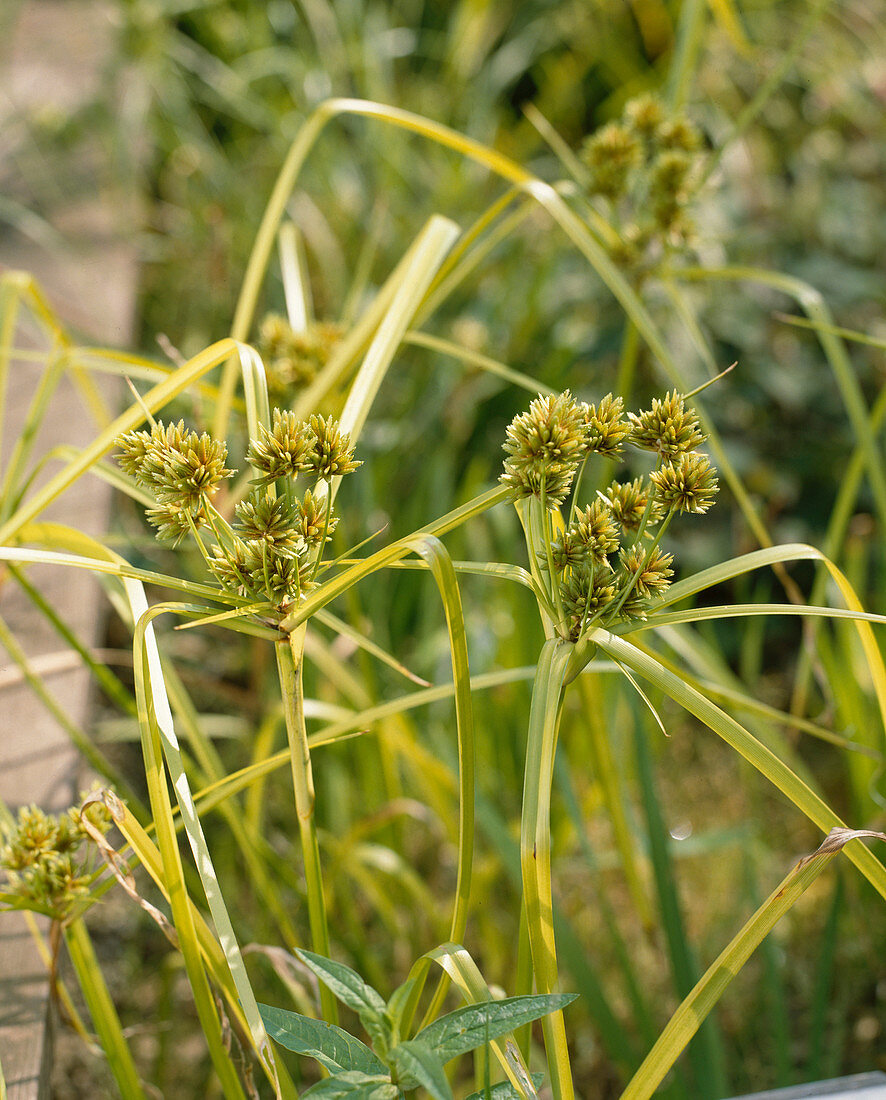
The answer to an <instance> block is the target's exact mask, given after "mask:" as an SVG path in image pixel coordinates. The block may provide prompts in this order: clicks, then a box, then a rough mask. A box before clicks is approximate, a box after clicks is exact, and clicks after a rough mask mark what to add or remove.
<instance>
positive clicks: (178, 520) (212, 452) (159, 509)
mask: <svg viewBox="0 0 886 1100" xmlns="http://www.w3.org/2000/svg"><path fill="white" fill-rule="evenodd" d="M117 446H118V447H120V448H121V450H122V452H123V453H122V454H121V455H120V456H119V458H118V461H119V463H120V466H121V468H122V469H123V470H124V472H125V473H127V474H130V475H131V476H132V477H134V478H135V480H136V481H137V482H138V484H139V485H141V486H142V487H143V488H145V489H147V490H148V492H150V493H151V494H152V495H153V497H154V499H155V500H156V501H157V505H156V507H154V508H151V509H150V510H149V511H148V519H149V520H150V521H151V523H153V524H154V526H155V527H156V528H157V532H158V537H159V538H161V539H165V540H168V541H170V542H172V543H173V545H177V544H178V543H179V542H181V540H182V539H183V538H184V537H185V535H187V534H188V533H189V532H190V531H191V530H192V529H196V528H199V527H202V526H203V524H205V523H206V519H207V506H208V504H209V501H210V500H211V498H212V497H213V496H214V495H215V493H216V492H217V490H218V487H219V485H220V484H221V482H222V481H223V480H224V479H225V478H229V477H230V476H231V474H232V473H233V472H234V471H233V470H229V469H228V468H227V467H226V466H225V462H226V461H227V457H228V448H227V446H226V445H225V444H224V443H223V442H220V441H219V440H216V439H212V438H211V437H210V436H208V435H207V434H206V433H205V432H204V433H203V434H202V435H197V433H196V432H190V431H187V430H186V429H185V425H184V421H183V420H180V421H179V422H178V423H177V424H170V425H169V426H168V427H167V426H166V425H164V424H163V422H162V421H157V422H156V423H155V424H153V425H152V427H151V430H150V431H149V432H146V431H135V432H127V433H126V434H125V435H122V436H120V437H119V438H118V440H117Z"/></svg>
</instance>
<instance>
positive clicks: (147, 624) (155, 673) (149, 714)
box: [125, 580, 276, 1082]
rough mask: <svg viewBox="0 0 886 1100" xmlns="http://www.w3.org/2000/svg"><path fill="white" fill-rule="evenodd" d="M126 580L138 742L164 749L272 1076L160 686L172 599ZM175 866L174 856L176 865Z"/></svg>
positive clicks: (165, 820) (157, 777) (157, 773)
mask: <svg viewBox="0 0 886 1100" xmlns="http://www.w3.org/2000/svg"><path fill="white" fill-rule="evenodd" d="M125 584H126V590H127V595H128V597H129V601H130V606H131V608H132V615H133V621H134V622H135V624H136V625H135V634H134V638H133V654H134V658H135V669H136V687H137V692H138V699H139V718H140V722H141V723H142V725H143V742H144V743H145V744H147V743H148V741H150V742H151V743H152V745H153V744H154V743H156V745H157V747H159V746H160V745H162V751H163V755H164V756H165V758H166V763H167V767H168V769H169V775H170V779H171V780H172V786H173V789H174V790H175V794H176V800H177V802H178V806H179V810H180V812H181V815H182V821H183V822H184V827H185V832H186V833H187V836H188V840H189V842H190V845H191V850H192V852H193V854H194V860H195V862H196V864H197V870H198V872H199V874H200V881H201V882H202V884H203V889H204V890H205V892H206V900H207V902H208V903H209V909H210V912H211V913H212V918H213V921H214V922H215V926H216V929H217V930H218V934H219V939H220V943H221V945H222V948H223V950H224V953H225V958H226V960H227V963H228V967H229V969H230V972H231V977H232V978H233V981H234V984H235V986H236V987H237V992H238V994H239V997H240V1002H241V1005H242V1007H243V1012H244V1014H245V1017H246V1020H247V1023H248V1025H249V1030H250V1033H251V1041H252V1043H253V1046H254V1048H255V1051H256V1053H257V1054H258V1056H259V1059H260V1060H261V1061H262V1063H263V1065H264V1066H265V1068H266V1070H268V1071H269V1073H270V1075H271V1079H272V1080H274V1081H275V1082H276V1065H275V1059H274V1055H273V1051H272V1049H271V1047H270V1044H269V1043H268V1039H267V1035H266V1033H265V1030H264V1026H263V1024H262V1022H261V1017H260V1015H259V1012H258V1007H257V1005H256V1001H255V995H254V993H253V992H252V986H251V984H250V982H249V977H248V975H247V973H246V966H245V964H244V962H243V957H242V955H241V954H240V948H239V945H238V943H237V938H236V935H235V933H234V928H233V925H232V924H231V919H230V917H229V915H228V911H227V907H226V905H225V902H224V897H223V895H222V892H221V887H220V885H219V882H218V878H217V876H216V873H215V869H214V867H213V864H212V857H211V855H210V852H209V848H208V846H207V844H206V839H205V837H204V835H203V829H202V826H201V825H200V818H199V816H198V814H197V810H196V807H195V806H194V801H193V798H192V796H191V791H190V786H189V784H188V779H187V776H186V774H185V771H184V766H183V764H182V759H181V752H180V749H179V745H178V738H177V736H176V733H175V726H174V723H173V719H172V711H171V709H170V706H169V700H168V697H167V694H166V690H165V686H164V679H163V670H162V666H161V662H160V653H159V650H158V648H157V644H156V641H155V638H154V631H153V629H152V626H153V620H154V619H155V618H157V617H159V616H160V615H164V614H167V613H169V612H175V611H176V610H177V607H176V605H174V604H173V605H168V604H158V605H156V606H154V607H152V608H149V607H148V603H147V599H146V597H145V593H144V588H143V587H142V585H141V584H140V582H138V581H133V580H127V581H126V582H125ZM155 752H156V750H155V749H153V748H152V750H151V753H152V760H153V769H154V786H155V787H156V786H159V785H160V782H161V781H162V783H163V784H164V786H165V780H164V779H163V773H162V762H161V761H160V760H159V759H156V758H155ZM146 753H147V748H146ZM146 762H147V756H146ZM152 806H153V809H154V822H155V826H156V828H157V836H158V840H160V838H161V821H162V827H163V830H164V832H168V831H169V830H170V829H172V832H173V837H174V826H173V824H172V820H171V814H170V813H169V810H168V809H167V808H168V806H169V804H168V793H167V794H166V798H165V806H164V805H163V800H159V801H158V800H157V798H156V794H155V793H154V792H152ZM158 807H159V808H160V809H161V811H162V813H163V816H162V817H161V820H160V821H158ZM161 851H162V847H161ZM164 863H166V860H164ZM180 866H181V865H180V862H179V868H180ZM171 900H172V904H173V912H174V913H175V909H176V898H175V895H174V893H173V894H172V895H171ZM178 908H179V910H180V911H181V910H182V906H181V900H180V899H179V901H178ZM181 915H182V916H184V917H185V919H186V922H187V923H186V925H185V928H184V929H182V928H181V927H179V921H178V920H176V921H175V923H176V927H177V928H178V931H179V939H180V941H183V940H184V937H185V935H186V934H190V936H191V937H192V940H193V939H194V938H195V933H194V929H193V924H192V922H191V921H190V919H189V914H188V913H187V910H184V912H182V913H181ZM182 949H183V951H184V949H185V948H184V943H183V948H182ZM200 973H201V974H202V967H200ZM189 977H191V980H192V984H193V974H192V971H191V969H189ZM195 996H196V990H195ZM213 1019H214V1015H213ZM204 1026H205V1025H204Z"/></svg>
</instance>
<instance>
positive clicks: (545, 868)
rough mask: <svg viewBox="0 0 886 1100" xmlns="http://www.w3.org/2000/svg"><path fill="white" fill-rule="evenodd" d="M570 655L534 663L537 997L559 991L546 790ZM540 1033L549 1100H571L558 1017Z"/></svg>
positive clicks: (560, 644)
mask: <svg viewBox="0 0 886 1100" xmlns="http://www.w3.org/2000/svg"><path fill="white" fill-rule="evenodd" d="M572 651H573V646H572V644H571V643H569V642H564V641H563V640H561V639H550V640H549V641H547V642H545V644H544V647H543V648H542V651H541V656H540V657H539V659H538V669H537V671H536V675H535V683H534V684H533V688H532V704H531V707H530V710H529V737H528V741H527V745H526V773H525V779H524V784H523V817H522V823H521V829H520V862H521V866H522V870H523V898H524V902H525V905H526V917H527V924H528V928H529V943H530V946H531V948H532V967H533V970H534V971H535V984H536V987H537V989H538V992H539V993H554V992H556V990H557V985H558V973H557V948H556V944H555V941H554V903H553V893H552V889H551V784H552V782H553V776H554V754H555V753H556V750H557V732H558V730H559V727H560V710H561V703H562V700H563V681H564V679H565V676H566V669H567V667H568V665H569V659H570V657H571V655H572ZM542 1029H543V1031H544V1037H545V1049H546V1051H547V1055H548V1069H549V1071H550V1074H551V1087H552V1090H553V1096H554V1100H574V1096H575V1092H574V1090H573V1085H572V1073H571V1070H570V1065H569V1050H568V1047H567V1043H566V1027H565V1023H564V1020H563V1013H562V1012H554V1013H551V1015H549V1016H546V1017H545V1019H544V1021H543V1023H542Z"/></svg>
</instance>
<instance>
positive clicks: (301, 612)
mask: <svg viewBox="0 0 886 1100" xmlns="http://www.w3.org/2000/svg"><path fill="white" fill-rule="evenodd" d="M508 493H509V490H508V489H507V488H506V487H505V486H503V485H499V486H496V488H494V489H490V490H489V491H488V492H486V493H483V494H482V495H480V496H478V497H474V499H473V500H470V501H468V502H467V504H462V505H460V506H459V507H458V508H454V509H453V510H452V511H451V512H447V513H446V514H445V515H444V516H441V517H440V518H439V519H437V520H434V521H433V522H432V523H429V524H427V526H425V527H422V528H420V529H419V530H418V531H414V532H413V533H412V534H411V535H407V536H406V537H405V538H402V539H398V540H397V541H396V542H392V543H391V545H390V546H386V547H385V548H384V549H383V550H378V551H377V552H376V553H375V554H372V555H371V556H370V557H368V558H364V559H363V560H362V561H360V562H358V563H357V564H355V565H352V566H349V568H347V569H346V570H345V571H344V572H342V573H339V574H338V576H336V577H331V578H330V579H329V580H328V581H324V583H323V584H322V585H321V586H320V587H319V588H318V589H317V590H316V591H315V592H312V593H311V594H310V595H309V596H308V598H307V599H306V600H304V601H303V602H302V603H301V604H299V606H298V609H297V610H295V611H293V612H291V614H289V615H287V616H286V618H285V619H283V620H282V622H281V623H280V629H281V630H283V631H291V630H293V629H295V627H296V626H298V625H299V624H300V623H303V622H305V621H306V620H307V619H309V618H310V617H311V615H313V614H315V613H316V612H317V611H318V610H319V609H320V608H321V607H325V606H326V605H327V604H328V603H332V601H333V600H334V599H336V598H337V597H338V596H341V595H342V593H344V592H346V591H347V590H348V588H350V587H351V585H353V584H356V583H357V581H361V580H363V579H364V578H365V577H368V576H370V575H371V574H372V573H375V572H377V571H378V570H379V569H385V568H386V567H387V566H389V565H393V564H394V563H396V562H398V561H400V559H401V558H405V557H406V556H407V554H409V553H411V552H412V550H413V546H412V542H413V540H415V539H420V538H423V537H425V536H428V535H436V536H438V537H439V536H440V535H444V534H446V532H447V531H451V530H453V528H455V527H460V526H461V524H463V523H466V522H467V521H468V520H469V519H472V518H473V517H474V516H478V515H480V514H481V513H482V512H485V511H486V510H487V509H488V508H492V507H493V506H494V505H496V504H500V503H501V502H502V501H504V500H506V499H507V497H508Z"/></svg>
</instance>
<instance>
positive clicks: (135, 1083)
mask: <svg viewBox="0 0 886 1100" xmlns="http://www.w3.org/2000/svg"><path fill="white" fill-rule="evenodd" d="M63 931H64V937H65V943H66V945H67V948H68V954H69V955H70V958H71V962H72V963H73V966H74V972H75V973H76V975H77V981H78V982H79V984H80V989H81V991H82V993H83V998H84V1000H85V1001H86V1005H87V1007H88V1008H89V1014H90V1016H91V1017H92V1024H93V1027H94V1028H95V1030H96V1031H97V1032H98V1037H99V1039H100V1041H101V1045H102V1050H103V1051H104V1052H105V1057H106V1058H107V1060H108V1066H109V1068H110V1070H111V1072H112V1073H113V1075H114V1080H115V1081H116V1082H117V1087H118V1088H119V1089H120V1095H121V1096H125V1097H127V1098H129V1097H131V1098H132V1100H147V1098H146V1094H145V1091H144V1089H143V1088H142V1085H141V1081H139V1078H138V1071H137V1070H136V1068H135V1063H134V1062H133V1060H132V1054H131V1053H130V1050H129V1046H128V1044H127V1042H126V1039H125V1038H124V1037H123V1029H122V1028H121V1026H120V1018H119V1016H118V1015H117V1010H116V1009H115V1008H114V1002H113V1001H112V1000H111V995H110V993H108V987H107V986H106V985H105V980H104V977H103V976H102V972H101V967H100V966H99V963H98V959H97V958H96V957H95V951H94V950H93V947H92V940H91V939H90V936H89V932H88V931H87V929H86V925H85V924H84V922H83V918H82V917H78V918H77V919H76V920H72V921H71V922H70V923H69V924H66V925H65V926H64V930H63Z"/></svg>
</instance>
